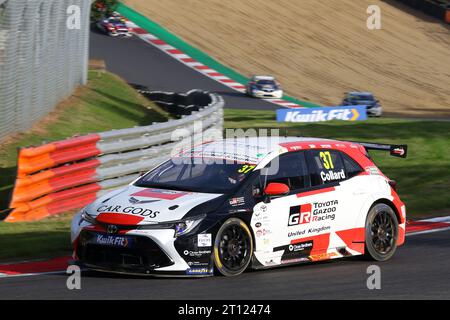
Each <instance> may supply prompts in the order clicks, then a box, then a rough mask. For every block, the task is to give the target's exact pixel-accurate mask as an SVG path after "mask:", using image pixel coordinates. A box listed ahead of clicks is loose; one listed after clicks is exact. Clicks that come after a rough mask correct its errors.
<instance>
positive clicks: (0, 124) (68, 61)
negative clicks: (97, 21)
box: [0, 0, 91, 142]
mask: <svg viewBox="0 0 450 320" xmlns="http://www.w3.org/2000/svg"><path fill="white" fill-rule="evenodd" d="M90 6H91V0H7V1H6V0H0V142H1V141H2V140H4V138H5V137H6V136H8V135H9V134H13V133H17V132H21V131H25V130H27V129H29V128H30V127H31V126H32V125H33V124H34V123H36V122H37V121H38V120H40V119H41V118H43V117H44V116H46V115H47V114H48V113H49V112H50V111H52V110H53V108H54V107H55V105H56V104H57V103H58V102H59V101H61V100H62V99H64V98H66V97H68V96H69V95H70V94H71V93H72V91H73V90H74V89H75V88H76V87H77V86H78V85H80V84H84V83H85V82H86V80H87V68H88V45H89V15H90ZM73 19H74V20H73ZM72 21H78V22H77V23H75V24H72V23H71V22H72Z"/></svg>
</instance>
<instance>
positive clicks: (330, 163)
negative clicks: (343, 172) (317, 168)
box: [319, 151, 334, 169]
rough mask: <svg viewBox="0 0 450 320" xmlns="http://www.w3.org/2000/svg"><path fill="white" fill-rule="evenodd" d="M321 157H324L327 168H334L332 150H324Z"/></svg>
mask: <svg viewBox="0 0 450 320" xmlns="http://www.w3.org/2000/svg"><path fill="white" fill-rule="evenodd" d="M319 156H320V159H322V163H323V166H324V167H325V169H334V165H333V160H332V159H331V154H330V151H322V152H321V153H320V154H319Z"/></svg>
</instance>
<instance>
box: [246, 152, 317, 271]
mask: <svg viewBox="0 0 450 320" xmlns="http://www.w3.org/2000/svg"><path fill="white" fill-rule="evenodd" d="M268 167H270V168H271V169H269V170H267V172H264V170H262V173H261V177H260V180H261V184H262V187H261V188H262V189H263V188H264V187H265V186H267V185H268V184H269V183H271V182H277V183H284V184H286V185H287V186H288V187H289V188H290V192H289V194H287V195H284V196H279V197H274V198H271V199H270V201H263V200H262V199H260V201H259V202H258V203H257V204H256V205H255V207H254V209H253V216H252V220H251V226H252V228H253V230H254V234H255V257H256V258H257V259H258V261H259V262H260V263H261V264H262V265H263V266H271V265H279V264H285V263H291V262H297V261H300V260H302V259H303V260H307V259H308V256H309V254H310V251H311V248H312V245H311V243H310V242H307V243H306V244H302V243H299V244H293V243H291V240H292V239H297V238H298V236H299V234H301V233H302V232H304V231H303V230H304V229H305V228H306V226H305V225H304V224H303V223H300V222H301V221H303V220H301V219H305V217H304V216H301V213H303V211H304V210H303V209H302V208H303V205H304V199H303V198H299V197H298V196H297V194H298V193H299V192H301V190H304V189H307V188H309V186H310V181H309V174H308V167H307V163H306V158H305V152H304V151H299V152H290V153H286V154H282V155H280V156H279V157H278V158H276V159H274V160H273V161H272V162H271V163H270V164H269V165H268ZM273 168H277V170H273ZM294 221H295V223H296V225H295V226H293V224H294ZM297 222H298V223H297Z"/></svg>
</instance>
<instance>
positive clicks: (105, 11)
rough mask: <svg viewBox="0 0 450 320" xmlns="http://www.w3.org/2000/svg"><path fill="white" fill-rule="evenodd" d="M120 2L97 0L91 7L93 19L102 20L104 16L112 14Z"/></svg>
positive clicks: (117, 0) (116, 0)
mask: <svg viewBox="0 0 450 320" xmlns="http://www.w3.org/2000/svg"><path fill="white" fill-rule="evenodd" d="M118 4H119V0H96V1H94V2H93V3H92V7H91V20H92V21H97V20H100V19H101V18H102V17H103V16H110V15H111V14H112V13H113V12H114V11H115V10H116V9H117V6H118Z"/></svg>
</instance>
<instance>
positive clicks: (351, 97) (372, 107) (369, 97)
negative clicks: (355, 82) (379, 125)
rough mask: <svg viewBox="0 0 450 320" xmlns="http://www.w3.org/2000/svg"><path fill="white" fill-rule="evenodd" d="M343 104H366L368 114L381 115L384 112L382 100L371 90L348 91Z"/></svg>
mask: <svg viewBox="0 0 450 320" xmlns="http://www.w3.org/2000/svg"><path fill="white" fill-rule="evenodd" d="M342 105H343V106H357V105H365V106H367V107H366V110H367V115H368V116H373V117H379V116H381V114H382V113H383V110H382V108H381V104H380V101H379V100H377V99H376V98H375V97H374V95H373V94H372V93H371V92H359V91H352V92H347V93H346V94H345V96H344V100H343V101H342Z"/></svg>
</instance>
